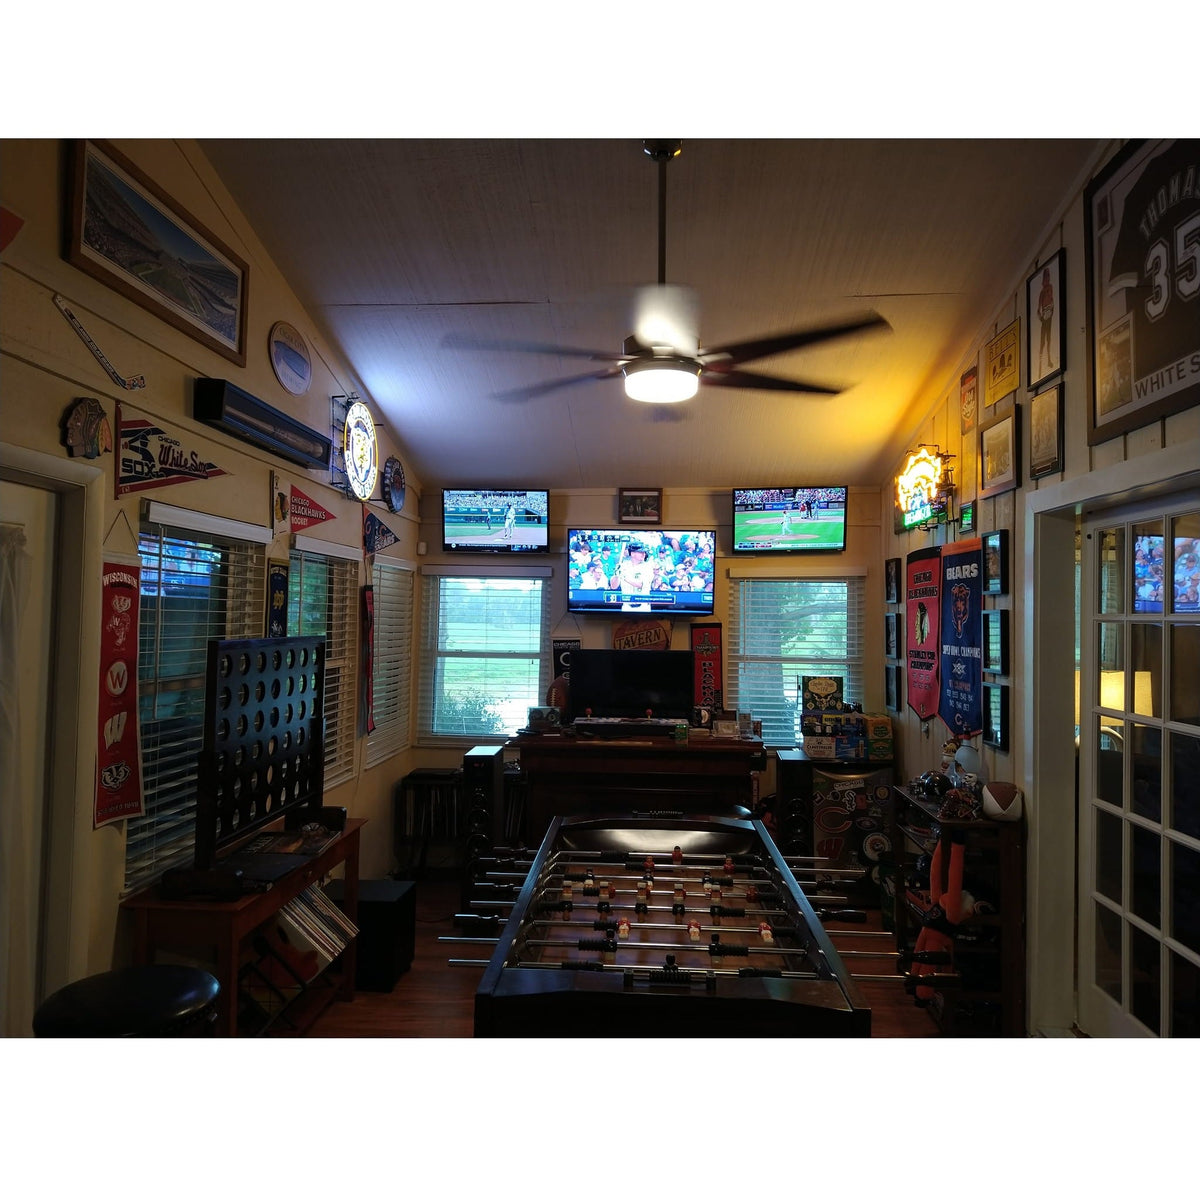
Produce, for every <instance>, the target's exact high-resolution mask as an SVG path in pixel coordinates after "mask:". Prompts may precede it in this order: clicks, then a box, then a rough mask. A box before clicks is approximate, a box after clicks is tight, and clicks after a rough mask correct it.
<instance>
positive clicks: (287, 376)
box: [267, 321, 312, 396]
mask: <svg viewBox="0 0 1200 1200" xmlns="http://www.w3.org/2000/svg"><path fill="white" fill-rule="evenodd" d="M267 351H268V353H269V354H270V357H271V369H272V370H273V371H274V372H275V378H276V379H278V380H279V382H280V383H281V384H282V385H283V387H284V388H285V389H286V390H287V391H289V392H291V393H292V395H293V396H303V395H304V393H305V392H307V391H308V385H309V384H310V383H312V360H311V359H310V358H309V356H308V343H307V342H305V340H304V338H303V337H302V336H301V334H300V331H299V330H298V329H295V328H293V327H292V326H291V325H289V324H288V323H287V322H286V321H276V322H275V324H274V325H272V326H271V332H270V333H269V334H268V335H267Z"/></svg>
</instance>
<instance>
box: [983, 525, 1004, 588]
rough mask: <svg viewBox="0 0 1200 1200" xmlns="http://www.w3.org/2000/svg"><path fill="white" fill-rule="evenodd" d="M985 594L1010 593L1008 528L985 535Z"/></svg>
mask: <svg viewBox="0 0 1200 1200" xmlns="http://www.w3.org/2000/svg"><path fill="white" fill-rule="evenodd" d="M982 540H983V594H984V595H985V596H1007V595H1008V530H1007V529H995V530H993V531H992V532H991V533H985V534H984V535H983V539H982Z"/></svg>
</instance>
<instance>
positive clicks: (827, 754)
mask: <svg viewBox="0 0 1200 1200" xmlns="http://www.w3.org/2000/svg"><path fill="white" fill-rule="evenodd" d="M804 753H805V754H807V755H808V757H809V758H814V759H823V760H824V761H826V762H859V761H861V760H863V759H865V758H866V757H867V744H866V742H865V740H864V739H863V738H860V737H825V736H823V735H820V734H811V733H806V734H805V735H804Z"/></svg>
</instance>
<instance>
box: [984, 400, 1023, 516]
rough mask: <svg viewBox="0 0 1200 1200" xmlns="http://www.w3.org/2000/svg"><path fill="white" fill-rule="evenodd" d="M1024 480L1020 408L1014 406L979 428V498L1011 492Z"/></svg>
mask: <svg viewBox="0 0 1200 1200" xmlns="http://www.w3.org/2000/svg"><path fill="white" fill-rule="evenodd" d="M1020 483H1021V410H1020V409H1019V408H1017V407H1016V406H1015V405H1014V406H1013V408H1012V410H1011V411H1010V412H1006V413H1005V414H1004V415H1003V416H1002V417H993V418H992V420H990V421H989V422H988V423H987V424H986V425H981V426H980V427H979V494H978V496H977V499H979V500H986V499H987V498H988V497H989V496H999V495H1000V494H1001V493H1003V492H1011V491H1013V490H1014V489H1015V488H1017V487H1019V486H1020Z"/></svg>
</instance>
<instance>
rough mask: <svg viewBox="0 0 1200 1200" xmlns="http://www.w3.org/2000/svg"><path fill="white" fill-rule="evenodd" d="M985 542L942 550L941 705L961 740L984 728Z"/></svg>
mask: <svg viewBox="0 0 1200 1200" xmlns="http://www.w3.org/2000/svg"><path fill="white" fill-rule="evenodd" d="M982 564H983V542H982V541H981V539H979V538H970V539H968V540H966V541H962V542H951V543H950V544H949V545H947V546H943V547H942V572H941V574H942V597H941V600H942V621H941V674H942V689H941V693H942V695H941V704H940V706H939V708H938V713H939V715H940V716H941V718H942V720H943V721H944V722H945V723H946V728H947V729H949V730H950V732H951V733H952V734H954V735H955V736H956V737H960V738H968V737H973V736H974V735H975V734H977V733H979V732H980V731H981V730H982V729H983V705H982V698H983V656H982V652H981V647H982V645H983V638H982V623H983V619H982V618H981V617H980V615H979V610H980V608H981V606H982V601H983V570H982Z"/></svg>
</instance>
